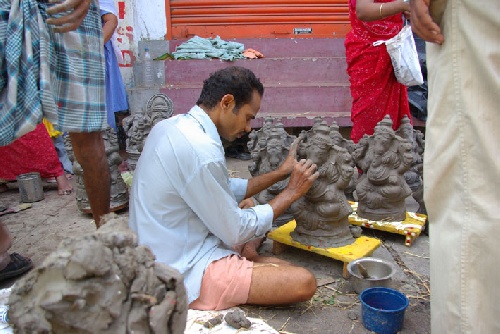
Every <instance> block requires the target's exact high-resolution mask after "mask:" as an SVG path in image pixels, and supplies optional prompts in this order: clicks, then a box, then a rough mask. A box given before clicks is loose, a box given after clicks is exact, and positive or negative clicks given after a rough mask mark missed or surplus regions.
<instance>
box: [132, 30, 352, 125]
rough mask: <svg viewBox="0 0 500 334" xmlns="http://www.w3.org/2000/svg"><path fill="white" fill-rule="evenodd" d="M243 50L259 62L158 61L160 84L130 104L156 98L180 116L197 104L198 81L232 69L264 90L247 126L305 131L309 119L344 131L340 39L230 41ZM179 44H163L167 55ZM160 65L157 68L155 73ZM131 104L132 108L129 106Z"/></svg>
mask: <svg viewBox="0 0 500 334" xmlns="http://www.w3.org/2000/svg"><path fill="white" fill-rule="evenodd" d="M233 41H236V42H240V43H243V44H244V46H245V48H252V49H255V50H257V51H260V52H262V53H263V54H264V56H265V58H261V59H241V60H236V61H234V62H227V61H221V60H218V59H203V60H168V61H164V62H163V63H164V66H165V67H164V68H165V71H164V78H163V80H162V82H160V83H159V85H158V87H155V89H154V90H153V91H152V92H151V89H148V90H146V91H144V88H141V87H136V88H133V89H131V90H130V92H129V99H130V100H144V97H145V96H147V94H154V93H156V92H161V93H164V94H166V95H168V96H169V97H170V98H171V99H172V101H173V104H174V113H184V112H186V111H187V110H189V109H190V108H191V107H192V106H193V105H194V103H195V102H196V100H197V99H198V97H199V95H200V92H201V88H202V85H203V80H204V79H206V78H207V77H208V76H209V75H210V73H213V72H215V71H217V70H219V69H222V68H225V67H228V66H231V65H236V66H243V67H246V68H249V69H251V70H252V71H253V72H254V73H255V74H256V75H257V77H259V78H260V80H261V81H262V83H263V84H264V87H265V93H264V99H263V101H262V105H261V111H260V113H259V115H258V118H257V119H256V120H255V121H254V122H253V124H252V125H253V126H255V127H260V126H261V125H262V122H263V120H264V118H265V117H266V116H273V117H275V118H277V119H280V120H281V121H282V122H283V123H284V125H285V126H286V127H306V126H311V125H312V122H313V119H314V117H315V116H323V117H324V118H326V120H327V121H329V122H331V121H332V120H335V121H337V123H339V125H341V126H350V125H351V122H350V106H351V95H350V91H349V78H348V76H347V73H346V62H345V49H344V39H286V38H283V39H235V40H233ZM183 42H184V41H181V40H179V41H169V51H170V52H173V51H175V48H176V47H177V46H178V45H180V44H181V43H183ZM162 66H163V65H159V67H160V69H159V71H161V68H162ZM132 104H133V102H132Z"/></svg>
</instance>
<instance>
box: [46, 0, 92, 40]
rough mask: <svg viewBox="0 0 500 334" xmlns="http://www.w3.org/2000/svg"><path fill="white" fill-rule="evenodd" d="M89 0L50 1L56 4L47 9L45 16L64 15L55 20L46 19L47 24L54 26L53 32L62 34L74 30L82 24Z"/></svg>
mask: <svg viewBox="0 0 500 334" xmlns="http://www.w3.org/2000/svg"><path fill="white" fill-rule="evenodd" d="M90 2H91V0H50V3H51V4H56V5H54V6H51V7H49V8H48V9H47V14H49V15H57V14H62V13H66V12H67V13H66V14H64V15H62V16H59V17H57V18H49V19H47V23H48V24H51V25H54V26H55V27H54V31H56V32H59V33H64V32H68V31H72V30H76V29H77V28H78V27H79V26H80V24H81V23H82V21H83V19H84V18H85V16H87V12H88V10H89V7H90Z"/></svg>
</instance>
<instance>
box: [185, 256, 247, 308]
mask: <svg viewBox="0 0 500 334" xmlns="http://www.w3.org/2000/svg"><path fill="white" fill-rule="evenodd" d="M252 271H253V262H252V261H248V260H247V259H246V258H244V257H240V256H238V255H231V256H227V257H224V258H222V259H220V260H217V261H214V262H212V263H210V264H209V265H208V267H207V269H205V273H204V274H203V280H202V282H201V290H200V296H199V297H198V299H196V300H195V301H194V302H192V303H191V304H190V305H189V308H190V309H195V310H225V309H228V308H230V307H233V306H236V305H242V304H245V303H246V302H247V300H248V293H249V292H250V284H251V283H252Z"/></svg>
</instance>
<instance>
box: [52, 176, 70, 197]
mask: <svg viewBox="0 0 500 334" xmlns="http://www.w3.org/2000/svg"><path fill="white" fill-rule="evenodd" d="M56 181H57V190H58V192H59V195H70V194H71V193H72V192H73V186H72V185H71V183H70V182H69V180H68V178H67V177H66V174H62V175H60V176H57V177H56Z"/></svg>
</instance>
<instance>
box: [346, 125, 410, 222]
mask: <svg viewBox="0 0 500 334" xmlns="http://www.w3.org/2000/svg"><path fill="white" fill-rule="evenodd" d="M353 158H354V160H355V161H356V164H357V165H358V167H359V168H360V169H361V170H362V175H361V176H360V177H359V180H358V184H357V186H356V194H357V196H358V201H359V203H358V211H357V214H358V216H359V217H361V218H365V219H369V220H375V221H402V220H404V219H405V218H406V205H405V199H406V197H408V196H410V195H411V189H410V187H409V186H408V184H407V183H406V181H405V177H404V174H405V172H406V171H407V170H408V169H409V168H410V167H411V165H412V163H413V158H414V157H413V150H412V144H411V143H410V142H408V141H406V140H404V139H403V138H401V137H399V136H397V135H396V134H395V132H394V130H393V129H392V121H391V119H390V118H389V117H388V116H387V117H385V118H384V119H383V120H382V121H380V122H379V124H378V125H377V126H376V127H375V132H374V134H373V135H372V136H366V135H365V136H364V137H363V138H361V140H360V141H359V143H358V146H357V148H356V150H355V151H354V152H353Z"/></svg>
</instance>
